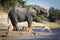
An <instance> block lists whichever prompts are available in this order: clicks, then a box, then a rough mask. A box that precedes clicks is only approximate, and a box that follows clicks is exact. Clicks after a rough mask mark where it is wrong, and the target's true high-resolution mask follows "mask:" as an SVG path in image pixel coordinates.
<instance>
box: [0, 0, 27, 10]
mask: <svg viewBox="0 0 60 40" xmlns="http://www.w3.org/2000/svg"><path fill="white" fill-rule="evenodd" d="M25 3H26V1H24V0H0V6H1V7H2V9H3V10H9V9H10V8H11V7H15V6H17V4H19V5H21V6H22V7H24V6H25Z"/></svg>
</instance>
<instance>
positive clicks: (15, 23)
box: [10, 17, 19, 31]
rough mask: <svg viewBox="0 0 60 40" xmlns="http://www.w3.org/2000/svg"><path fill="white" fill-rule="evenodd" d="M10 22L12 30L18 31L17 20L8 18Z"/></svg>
mask: <svg viewBox="0 0 60 40" xmlns="http://www.w3.org/2000/svg"><path fill="white" fill-rule="evenodd" d="M10 20H11V23H12V25H13V30H14V31H18V30H19V29H18V26H17V18H15V19H14V18H13V17H10Z"/></svg>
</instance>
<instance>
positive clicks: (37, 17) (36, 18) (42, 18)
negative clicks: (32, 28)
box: [34, 16, 47, 22]
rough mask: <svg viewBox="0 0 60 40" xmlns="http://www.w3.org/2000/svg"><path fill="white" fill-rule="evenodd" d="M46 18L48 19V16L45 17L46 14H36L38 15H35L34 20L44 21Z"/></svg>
mask: <svg viewBox="0 0 60 40" xmlns="http://www.w3.org/2000/svg"><path fill="white" fill-rule="evenodd" d="M44 20H47V18H45V17H44V16H36V17H34V21H36V22H42V21H44Z"/></svg>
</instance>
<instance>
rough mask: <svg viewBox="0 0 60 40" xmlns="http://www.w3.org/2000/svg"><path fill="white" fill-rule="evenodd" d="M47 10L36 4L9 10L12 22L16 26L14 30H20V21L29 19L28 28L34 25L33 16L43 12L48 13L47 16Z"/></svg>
mask: <svg viewBox="0 0 60 40" xmlns="http://www.w3.org/2000/svg"><path fill="white" fill-rule="evenodd" d="M46 11H47V10H44V9H43V11H42V10H41V8H39V6H35V5H33V6H29V7H26V8H20V7H15V8H12V9H11V10H10V11H9V13H8V17H9V18H10V20H11V23H12V25H13V26H14V27H13V30H14V31H18V30H19V28H18V26H17V23H18V22H23V21H27V23H28V28H30V27H31V25H32V21H33V18H34V17H35V16H38V15H41V14H43V13H47V14H46V16H47V15H48V12H46ZM41 12H42V13H41Z"/></svg>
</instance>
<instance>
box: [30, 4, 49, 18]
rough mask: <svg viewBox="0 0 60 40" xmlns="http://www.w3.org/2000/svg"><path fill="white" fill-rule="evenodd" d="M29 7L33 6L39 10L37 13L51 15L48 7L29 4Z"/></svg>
mask: <svg viewBox="0 0 60 40" xmlns="http://www.w3.org/2000/svg"><path fill="white" fill-rule="evenodd" d="M29 7H32V8H33V9H35V10H36V11H37V15H44V16H45V17H48V16H49V12H48V10H47V9H45V8H43V7H40V6H38V5H29Z"/></svg>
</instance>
